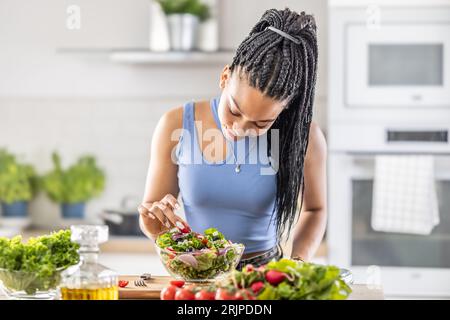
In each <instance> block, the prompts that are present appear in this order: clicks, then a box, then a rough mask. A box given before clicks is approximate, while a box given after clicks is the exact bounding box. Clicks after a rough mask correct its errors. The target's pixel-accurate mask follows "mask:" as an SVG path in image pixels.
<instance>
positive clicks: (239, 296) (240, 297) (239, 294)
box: [233, 290, 245, 300]
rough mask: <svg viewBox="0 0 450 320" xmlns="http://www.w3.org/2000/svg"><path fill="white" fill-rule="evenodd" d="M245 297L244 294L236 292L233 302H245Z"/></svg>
mask: <svg viewBox="0 0 450 320" xmlns="http://www.w3.org/2000/svg"><path fill="white" fill-rule="evenodd" d="M244 291H245V290H244ZM244 295H245V294H243V293H242V292H241V291H236V293H235V294H234V296H233V300H244Z"/></svg>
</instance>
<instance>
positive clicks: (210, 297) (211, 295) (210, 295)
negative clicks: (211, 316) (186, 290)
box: [195, 290, 216, 300]
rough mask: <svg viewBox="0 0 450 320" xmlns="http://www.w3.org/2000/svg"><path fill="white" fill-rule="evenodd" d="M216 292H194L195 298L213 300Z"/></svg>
mask: <svg viewBox="0 0 450 320" xmlns="http://www.w3.org/2000/svg"><path fill="white" fill-rule="evenodd" d="M215 296H216V293H215V292H213V291H208V290H200V291H199V292H197V293H196V294H195V300H215Z"/></svg>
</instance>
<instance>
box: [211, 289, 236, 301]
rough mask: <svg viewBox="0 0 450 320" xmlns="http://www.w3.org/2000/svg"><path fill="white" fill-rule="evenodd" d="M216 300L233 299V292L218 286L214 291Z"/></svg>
mask: <svg viewBox="0 0 450 320" xmlns="http://www.w3.org/2000/svg"><path fill="white" fill-rule="evenodd" d="M215 298H216V300H233V299H234V294H233V293H231V292H228V290H227V289H225V288H219V289H217V291H216V297H215Z"/></svg>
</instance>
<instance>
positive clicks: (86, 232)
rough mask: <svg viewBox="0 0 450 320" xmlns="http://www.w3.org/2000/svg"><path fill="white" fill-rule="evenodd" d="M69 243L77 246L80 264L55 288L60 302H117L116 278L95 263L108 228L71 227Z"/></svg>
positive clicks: (70, 269) (108, 270) (95, 226)
mask: <svg viewBox="0 0 450 320" xmlns="http://www.w3.org/2000/svg"><path fill="white" fill-rule="evenodd" d="M71 230H72V241H75V242H77V243H79V244H80V249H79V251H78V252H79V254H80V263H79V264H78V265H76V266H74V267H72V268H69V269H68V270H67V271H66V272H65V273H64V274H63V278H62V281H61V285H60V287H59V296H60V298H61V299H62V300H117V299H118V298H119V289H118V275H117V273H116V272H114V271H112V270H110V269H108V268H106V267H105V266H103V265H101V264H99V263H98V254H99V252H100V249H99V244H100V243H103V242H106V241H107V240H108V226H105V225H98V226H97V225H76V226H71Z"/></svg>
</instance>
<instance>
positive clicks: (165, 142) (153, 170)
mask: <svg viewBox="0 0 450 320" xmlns="http://www.w3.org/2000/svg"><path fill="white" fill-rule="evenodd" d="M182 119H183V109H182V108H176V109H172V110H170V111H168V112H166V113H165V114H164V115H163V116H162V117H161V119H160V120H159V121H158V124H157V126H156V128H155V131H154V133H153V137H152V145H151V151H150V153H151V154H150V163H149V167H148V172H147V179H146V184H145V192H144V197H143V200H142V204H141V206H140V210H139V212H140V218H139V225H140V227H141V230H142V232H143V233H144V234H145V235H146V236H147V237H149V238H151V239H153V240H155V238H156V235H157V234H158V233H160V232H162V231H164V230H167V229H170V228H172V227H173V226H174V225H175V224H176V222H177V221H181V222H183V223H184V224H185V225H187V224H186V223H185V222H184V221H183V220H182V219H181V218H180V217H178V216H177V215H175V214H174V212H173V211H174V208H176V207H177V205H178V203H177V200H176V198H177V196H178V192H179V190H178V178H177V170H178V167H177V165H176V163H174V162H173V161H172V150H173V148H174V147H175V146H176V144H177V141H178V140H177V138H176V137H174V133H177V132H178V133H179V131H177V129H181V128H182V121H183V120H182Z"/></svg>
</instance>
